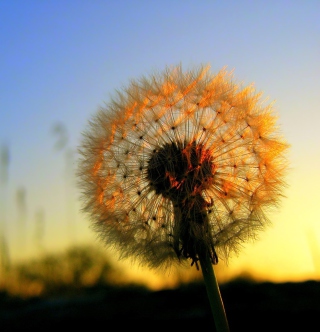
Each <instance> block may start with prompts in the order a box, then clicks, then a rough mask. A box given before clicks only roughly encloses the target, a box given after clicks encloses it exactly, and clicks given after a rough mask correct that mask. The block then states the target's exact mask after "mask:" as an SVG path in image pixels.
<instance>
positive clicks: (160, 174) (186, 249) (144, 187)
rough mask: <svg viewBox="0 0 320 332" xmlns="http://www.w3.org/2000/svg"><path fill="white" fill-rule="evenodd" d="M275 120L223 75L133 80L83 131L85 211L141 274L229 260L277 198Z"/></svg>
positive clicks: (263, 222)
mask: <svg viewBox="0 0 320 332" xmlns="http://www.w3.org/2000/svg"><path fill="white" fill-rule="evenodd" d="M276 122H277V117H276V115H275V114H274V110H273V108H272V106H271V105H270V104H268V105H266V106H264V104H263V103H262V102H261V94H260V93H256V92H255V90H254V88H253V86H252V85H250V86H247V87H241V86H240V85H237V84H235V83H234V81H233V76H232V73H229V72H227V71H226V69H225V68H223V69H222V70H221V71H220V72H218V73H217V74H211V73H210V71H209V67H205V66H200V67H199V68H197V69H195V70H190V71H183V70H182V67H181V66H177V67H173V68H169V67H168V68H166V69H165V70H164V71H163V72H161V73H159V74H156V75H153V76H150V77H142V78H140V79H138V80H132V81H131V82H130V84H129V85H128V86H127V87H126V88H124V89H123V91H121V92H118V93H117V95H116V96H115V97H114V98H113V99H111V101H110V102H109V103H108V104H106V106H105V107H104V108H101V109H100V110H99V111H98V112H97V113H96V114H95V115H94V116H93V117H92V119H91V120H90V122H89V125H88V128H87V130H86V131H85V132H84V135H83V140H82V142H81V145H80V147H79V152H80V156H81V157H80V160H79V167H78V176H79V186H80V188H81V190H82V201H83V210H84V211H85V212H86V213H88V215H89V216H90V218H91V221H92V226H93V228H94V229H95V230H96V231H97V232H98V234H99V236H100V237H101V238H102V240H103V241H104V242H105V244H106V245H108V246H112V247H115V248H116V249H117V250H118V251H119V253H120V257H122V258H127V257H131V258H133V259H136V260H138V261H139V262H140V263H141V264H146V265H148V266H149V267H160V266H161V267H162V266H164V265H170V264H171V263H173V262H180V263H183V262H186V261H188V260H189V261H190V260H191V264H196V265H197V262H198V260H199V255H209V257H210V259H211V261H212V263H213V264H216V263H218V258H220V257H221V258H223V259H226V260H227V259H228V257H229V255H230V254H231V253H233V252H237V251H238V250H239V248H241V245H242V243H243V242H245V241H247V240H249V239H252V238H255V237H256V235H257V234H258V233H259V232H260V231H261V230H263V229H264V228H265V227H266V226H267V225H268V224H269V220H268V217H267V213H268V212H269V210H270V208H273V207H277V206H278V203H279V201H280V199H281V197H282V196H283V194H282V192H283V189H284V187H285V181H284V176H285V173H286V170H287V159H286V151H287V149H288V144H287V143H286V141H285V140H284V139H283V138H282V136H281V134H280V131H279V128H278V127H277V124H276Z"/></svg>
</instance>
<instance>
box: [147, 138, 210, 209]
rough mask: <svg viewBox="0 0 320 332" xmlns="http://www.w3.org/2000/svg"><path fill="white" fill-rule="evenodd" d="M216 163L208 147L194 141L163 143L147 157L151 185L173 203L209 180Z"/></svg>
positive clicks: (187, 196)
mask: <svg viewBox="0 0 320 332" xmlns="http://www.w3.org/2000/svg"><path fill="white" fill-rule="evenodd" d="M214 173H215V165H214V163H213V158H212V155H211V153H210V150H208V149H206V148H205V146H204V145H203V144H199V143H196V142H191V143H189V142H184V143H182V142H179V141H178V142H172V143H166V144H164V145H163V146H162V147H160V148H159V149H157V150H155V151H154V152H153V154H152V156H151V158H150V159H149V162H148V168H147V177H148V180H149V185H150V187H151V188H152V189H153V190H154V191H155V192H156V193H157V194H159V195H162V196H163V197H165V198H169V199H170V200H171V201H172V202H174V203H179V204H180V203H181V202H183V201H185V200H188V199H189V198H191V197H192V196H198V195H201V192H202V191H203V190H204V189H206V188H208V187H209V186H210V184H211V183H212V179H213V176H214Z"/></svg>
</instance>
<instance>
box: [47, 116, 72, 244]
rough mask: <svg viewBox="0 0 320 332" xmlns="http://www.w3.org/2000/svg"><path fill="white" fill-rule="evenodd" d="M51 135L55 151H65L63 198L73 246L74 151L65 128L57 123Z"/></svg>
mask: <svg viewBox="0 0 320 332" xmlns="http://www.w3.org/2000/svg"><path fill="white" fill-rule="evenodd" d="M52 132H53V134H55V135H57V141H56V144H55V146H54V147H55V149H57V150H59V151H60V150H65V174H64V175H65V179H64V184H65V196H66V199H65V201H66V218H67V226H68V230H67V231H68V234H69V239H70V243H71V244H73V243H74V242H75V240H76V227H75V219H76V216H75V204H74V203H75V202H74V201H75V195H74V151H73V149H72V148H70V147H68V141H69V137H68V131H67V128H66V126H65V125H64V124H63V123H61V122H58V123H56V124H55V125H54V126H53V128H52Z"/></svg>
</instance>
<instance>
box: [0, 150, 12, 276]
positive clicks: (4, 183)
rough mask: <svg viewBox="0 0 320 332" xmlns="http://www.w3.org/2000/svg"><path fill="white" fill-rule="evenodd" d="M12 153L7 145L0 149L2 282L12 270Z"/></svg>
mask: <svg viewBox="0 0 320 332" xmlns="http://www.w3.org/2000/svg"><path fill="white" fill-rule="evenodd" d="M9 162H10V152H9V147H8V145H7V144H3V145H2V146H1V149H0V281H1V276H3V277H4V276H5V275H6V273H7V272H8V270H9V268H10V253H9V244H8V241H7V211H6V207H7V198H8V192H7V190H8V179H9Z"/></svg>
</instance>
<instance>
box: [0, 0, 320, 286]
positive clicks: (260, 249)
mask: <svg viewBox="0 0 320 332" xmlns="http://www.w3.org/2000/svg"><path fill="white" fill-rule="evenodd" d="M0 45H1V48H0V149H1V150H0V152H1V154H0V157H1V163H0V171H1V173H0V175H1V179H0V180H1V183H0V184H1V187H0V193H1V201H0V204H1V206H0V216H1V225H0V227H1V229H0V230H1V232H2V234H3V239H4V240H3V241H4V242H5V243H6V246H7V252H8V255H9V257H10V259H11V260H19V259H28V258H30V257H34V256H36V255H38V254H40V253H44V252H45V253H48V252H54V251H57V250H63V249H64V248H66V247H68V246H70V245H73V244H83V243H95V244H96V243H97V239H96V234H94V233H93V231H92V230H91V229H90V227H89V221H88V220H87V219H86V216H84V215H83V214H82V213H81V211H80V204H79V199H78V194H79V193H78V190H77V186H76V178H75V177H74V169H75V168H76V164H77V147H78V145H79V143H80V140H81V135H82V132H83V131H84V130H85V128H86V126H87V123H88V120H89V119H90V118H91V116H92V115H93V114H95V112H96V111H97V109H98V108H99V107H100V106H103V104H104V103H105V102H108V100H109V99H110V98H111V96H112V95H113V94H114V92H115V90H119V89H121V88H122V87H123V86H126V85H127V83H128V82H129V81H130V79H132V78H138V77H141V76H142V75H148V74H149V73H152V72H153V71H154V70H162V69H164V68H165V67H166V66H168V65H169V66H170V65H179V64H182V66H183V67H184V68H192V67H193V66H197V65H199V64H209V65H210V66H211V71H212V72H218V71H219V70H220V69H221V68H223V67H226V68H227V70H230V71H231V70H232V71H233V73H234V78H235V79H236V80H237V81H240V82H243V83H244V84H251V83H254V85H255V88H256V90H257V91H259V92H263V96H264V97H266V98H269V100H270V101H274V102H275V104H274V108H275V110H276V112H277V113H278V114H279V124H280V126H281V130H282V133H283V134H284V136H285V138H286V139H287V141H288V142H289V144H290V145H291V148H290V153H289V161H290V171H289V173H288V176H287V178H286V180H287V183H288V188H287V189H286V191H285V195H286V197H285V199H283V201H282V204H281V207H280V209H279V211H277V212H276V213H274V214H272V216H270V219H271V221H272V224H271V226H270V227H269V228H267V229H266V230H265V231H264V232H263V233H260V234H259V236H258V239H257V240H256V241H255V242H253V243H244V244H243V250H241V252H240V253H239V255H238V256H232V257H231V258H230V260H229V262H228V264H225V263H223V262H222V263H221V264H220V263H219V264H218V266H217V267H216V268H217V273H218V276H219V278H221V280H222V279H223V278H227V277H230V276H234V275H239V274H246V275H251V276H253V277H255V278H260V279H261V280H270V281H301V280H307V279H317V280H319V279H320V266H319V261H320V260H319V258H320V209H319V203H320V192H319V188H320V172H319V169H320V130H319V123H320V110H319V105H320V93H319V91H320V80H319V77H320V61H319V58H320V2H319V1H318V0H309V1H304V0H300V1H298V0H292V1H274V0H271V1H267V2H266V1H238V0H235V1H230V0H227V1H209V0H208V1H205V0H200V1H188V0H185V1H182V0H176V1H169V0H162V1H153V0H151V1H150V0H140V1H139V0H137V1H132V2H131V1H125V0H109V1H100V0H93V1H89V0H68V1H65V0H54V1H53V0H47V1H40V0H39V1H38V0H33V1H32V0H26V1H24V0H0ZM97 245H99V244H97ZM121 264H122V263H121ZM125 264H127V265H126V266H129V265H130V264H129V262H128V263H125ZM128 271H129V272H130V271H132V278H133V274H135V276H134V277H136V276H137V275H139V274H140V276H141V275H144V276H145V275H147V272H148V271H147V272H146V270H141V269H136V268H135V267H132V266H129V268H128ZM152 273H153V272H152V271H151V272H150V274H151V275H152ZM153 277H154V278H155V279H156V278H157V276H154V275H153ZM128 278H130V273H129V276H128ZM149 279H150V278H149V277H148V280H149ZM151 279H152V278H151Z"/></svg>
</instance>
